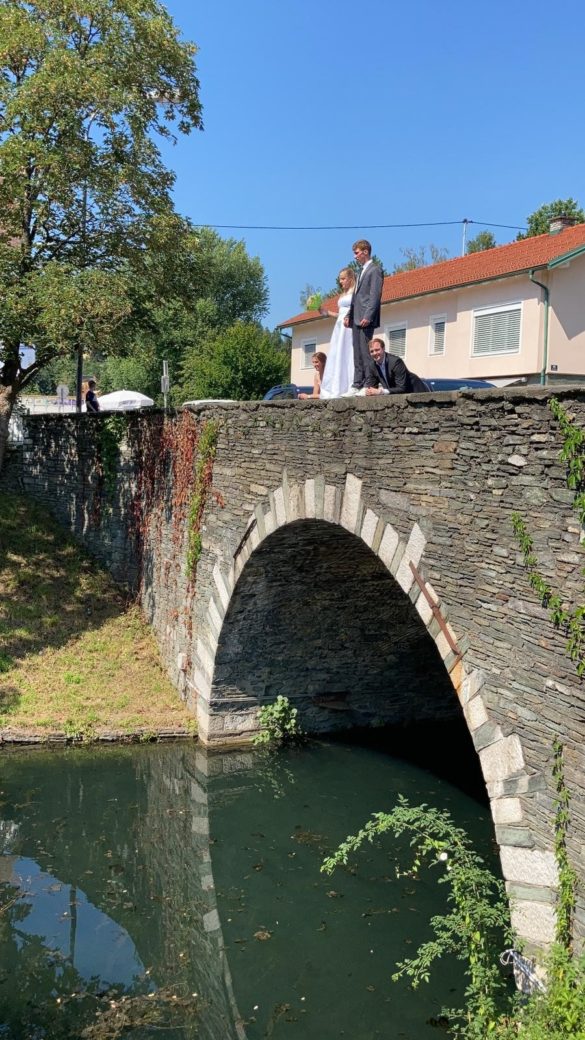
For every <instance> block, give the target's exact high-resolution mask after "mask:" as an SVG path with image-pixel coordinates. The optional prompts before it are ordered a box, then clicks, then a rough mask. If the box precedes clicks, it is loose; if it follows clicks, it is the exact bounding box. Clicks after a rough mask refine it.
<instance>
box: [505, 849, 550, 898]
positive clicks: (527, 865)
mask: <svg viewBox="0 0 585 1040" xmlns="http://www.w3.org/2000/svg"><path fill="white" fill-rule="evenodd" d="M500 860H501V862H502V873H503V875H504V877H505V879H506V881H515V882H516V883H517V884H522V885H538V886H540V887H542V888H556V887H557V885H558V883H559V872H558V868H557V865H556V862H555V856H554V852H541V851H540V850H539V849H522V848H516V846H514V845H502V846H501V848H500Z"/></svg>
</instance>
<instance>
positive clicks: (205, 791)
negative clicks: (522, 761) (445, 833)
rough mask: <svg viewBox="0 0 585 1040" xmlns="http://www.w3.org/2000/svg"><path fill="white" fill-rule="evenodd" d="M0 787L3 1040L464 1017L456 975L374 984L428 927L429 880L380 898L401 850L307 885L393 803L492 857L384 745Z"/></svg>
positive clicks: (178, 755) (328, 747)
mask: <svg viewBox="0 0 585 1040" xmlns="http://www.w3.org/2000/svg"><path fill="white" fill-rule="evenodd" d="M1 767H2V778H1V784H0V787H1V795H0V800H1V808H0V852H1V853H2V855H1V856H0V906H2V908H3V909H2V913H1V914H0V1038H9V1040H21V1038H22V1040H24V1038H26V1040H65V1038H67V1040H71V1038H81V1040H102V1038H111V1040H114V1038H115V1037H118V1036H119V1037H122V1036H123V1037H129V1038H131V1040H151V1038H152V1040H155V1038H163V1040H181V1038H191V1037H199V1038H203V1040H232V1038H237V1040H244V1038H248V1040H260V1038H265V1037H266V1038H275V1040H281V1038H290V1040H329V1038H336V1037H346V1038H348V1040H349V1038H351V1040H375V1038H376V1040H377V1038H384V1040H440V1037H441V1036H442V1035H444V1033H443V1032H442V1030H441V1028H440V1027H439V1026H438V1025H437V1022H436V1020H437V1017H438V1016H439V1014H440V1009H441V1007H442V1005H444V1004H447V1005H450V1006H455V1005H457V1004H461V1003H462V1002H463V980H462V976H461V968H460V965H459V964H457V963H456V962H452V963H447V962H444V963H442V964H441V965H440V966H439V970H438V971H437V972H436V973H435V974H434V976H433V979H432V982H431V984H429V985H426V986H423V987H422V988H420V989H418V990H417V991H416V992H412V991H411V990H410V989H409V988H408V985H407V984H406V983H405V982H403V981H400V982H398V983H393V982H392V981H391V974H392V971H393V968H394V965H395V963H396V961H398V960H400V959H402V958H404V957H405V956H408V955H409V954H411V953H412V952H413V951H414V950H415V949H416V945H417V944H418V943H419V942H420V941H422V940H423V939H425V938H427V937H428V936H429V928H428V920H429V917H430V916H431V915H432V914H433V913H437V912H440V911H441V909H442V908H443V907H444V905H445V903H444V900H445V897H446V894H447V886H445V885H437V883H436V881H437V877H438V876H439V872H440V871H441V870H443V869H444V866H443V865H441V866H439V865H437V866H436V867H435V868H434V870H432V871H430V872H428V873H425V874H423V875H422V876H421V877H420V878H418V879H416V880H413V879H412V878H408V877H403V878H401V879H400V880H397V878H396V866H397V864H401V865H404V864H405V863H406V862H407V861H408V856H407V850H406V848H405V846H404V845H397V844H396V843H395V842H394V841H392V840H390V839H389V840H387V841H386V842H385V844H384V845H383V846H381V847H380V848H375V847H368V849H367V850H365V851H364V852H362V853H361V854H360V855H359V856H358V857H357V859H356V861H355V864H353V865H352V867H351V869H350V870H338V871H337V872H336V873H335V874H334V875H333V876H332V877H326V876H324V875H322V874H320V871H319V867H320V864H321V862H322V860H323V857H324V856H325V855H326V854H327V853H328V852H330V851H332V850H333V849H334V848H335V847H336V845H337V844H338V842H339V841H341V840H342V839H343V838H345V837H346V835H347V834H349V833H352V832H354V831H355V830H356V829H358V828H359V827H360V826H361V825H363V823H364V822H365V821H366V819H367V818H368V816H369V815H370V813H371V812H374V811H377V810H382V809H386V808H390V807H392V806H393V805H394V804H395V802H396V799H397V796H398V794H400V793H402V794H404V795H405V796H406V797H407V798H408V799H409V800H410V801H411V802H412V803H413V804H418V803H420V802H423V801H424V802H427V803H429V804H431V805H436V806H441V807H445V808H447V809H449V811H450V812H451V813H452V815H453V817H454V819H455V820H456V822H457V823H458V824H460V825H463V826H465V827H467V828H468V830H469V831H470V832H471V833H472V835H473V836H474V838H475V840H476V842H477V844H478V845H479V846H480V848H481V849H482V850H483V851H485V852H486V853H487V854H488V856H493V830H492V826H491V820H490V817H489V812H488V809H487V807H486V806H485V805H484V804H482V803H481V802H480V801H478V800H477V799H476V798H474V797H472V796H471V795H470V794H466V793H464V792H463V790H461V789H460V787H459V786H455V785H454V784H453V783H451V782H449V780H447V779H445V778H439V777H437V776H435V775H434V774H433V773H432V772H430V771H427V769H425V768H423V767H422V766H420V765H415V764H412V762H409V761H407V760H404V759H402V758H399V757H397V756H396V754H392V753H391V752H390V751H389V750H388V744H385V741H384V737H383V735H378V738H377V740H376V742H375V743H372V742H371V741H368V742H361V743H360V742H359V740H356V739H355V738H354V739H352V740H351V741H349V740H347V741H345V740H343V739H338V740H335V741H333V740H332V741H319V742H315V743H311V744H309V745H308V746H307V747H304V748H302V749H299V750H293V751H287V752H281V753H279V754H278V755H276V756H274V755H272V756H267V755H265V754H261V753H248V752H242V753H234V752H232V753H230V754H227V755H219V754H215V755H207V754H205V752H203V751H202V750H201V749H200V748H198V747H197V746H196V745H192V744H184V745H167V746H151V747H131V748H130V747H129V748H110V749H101V750H86V749H84V750H72V751H67V752H52V753H49V752H33V753H22V752H20V753H9V754H7V753H4V754H3V757H2V759H1ZM466 768H471V767H469V766H468V765H465V764H464V763H463V761H462V762H461V769H462V770H464V769H466ZM463 786H464V787H465V784H464V785H463ZM467 786H468V789H471V778H470V779H469V784H468V785H467Z"/></svg>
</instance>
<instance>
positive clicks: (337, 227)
mask: <svg viewBox="0 0 585 1040" xmlns="http://www.w3.org/2000/svg"><path fill="white" fill-rule="evenodd" d="M456 224H480V225H481V227H494V228H507V229H508V230H509V231H526V228H525V227H518V226H517V225H516V224H493V223H491V222H490V221H487V220H467V219H465V220H427V221H422V222H421V223H417V224H314V225H302V224H295V225H290V224H195V225H194V227H198V228H201V227H210V228H215V230H216V231H388V230H391V229H400V228H426V227H452V226H454V225H456Z"/></svg>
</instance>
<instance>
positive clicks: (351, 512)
mask: <svg viewBox="0 0 585 1040" xmlns="http://www.w3.org/2000/svg"><path fill="white" fill-rule="evenodd" d="M361 500H362V481H361V480H360V478H359V477H354V475H353V473H348V474H347V476H346V478H345V489H344V492H343V502H342V505H341V521H340V522H341V526H342V527H345V529H346V531H351V533H352V534H355V529H356V526H357V518H358V513H359V508H360V504H361Z"/></svg>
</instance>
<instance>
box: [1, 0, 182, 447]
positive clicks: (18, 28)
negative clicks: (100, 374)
mask: <svg viewBox="0 0 585 1040" xmlns="http://www.w3.org/2000/svg"><path fill="white" fill-rule="evenodd" d="M195 50H196V48H195V46H194V45H192V44H189V43H185V42H182V41H181V40H180V39H179V34H178V31H177V29H176V27H175V26H174V24H173V22H172V19H171V17H170V15H169V14H168V12H167V11H166V8H165V7H164V6H163V4H162V3H159V2H158V0H77V2H76V3H72V2H71V0H50V2H49V0H43V2H40V3H39V2H34V3H33V2H32V0H31V2H27V0H1V2H0V212H1V213H2V226H1V228H0V466H1V465H2V461H3V456H4V450H5V444H6V437H7V428H8V421H9V418H10V414H11V411H12V408H13V406H14V402H15V400H16V397H17V395H18V393H19V392H20V391H21V390H22V389H23V388H24V387H26V386H27V385H28V384H29V383H30V382H31V380H32V379H33V378H34V376H35V375H36V374H37V373H38V372H39V371H40V370H41V369H42V368H43V367H44V366H45V365H46V364H47V363H48V362H50V361H51V360H53V359H55V358H59V357H67V356H69V355H71V354H73V353H75V352H77V351H78V350H79V349H83V350H84V351H88V352H91V351H94V350H95V349H96V348H97V346H98V345H99V349H100V350H101V351H102V352H103V353H108V352H109V351H110V350H111V351H121V350H123V349H124V345H125V344H127V342H128V335H129V333H130V330H131V329H132V327H133V325H134V324H135V323H136V322H140V319H141V316H142V313H143V311H144V309H145V307H147V305H148V299H145V292H144V284H145V279H146V278H147V276H148V275H149V274H150V272H149V270H148V265H149V263H150V261H151V258H152V257H153V256H154V255H156V256H157V261H156V265H157V269H158V270H157V273H159V274H161V273H162V272H163V270H164V260H163V257H164V256H166V257H170V258H172V257H173V255H174V250H175V248H176V243H177V238H178V237H181V235H182V234H183V233H184V230H185V228H184V221H182V220H181V218H179V217H177V215H176V214H175V213H174V211H173V205H172V201H171V188H172V185H173V180H174V177H173V174H172V173H171V172H170V171H169V170H167V169H166V168H165V166H164V164H163V162H162V160H161V156H160V152H159V149H158V147H157V145H156V143H155V140H154V138H153V135H154V134H158V135H160V136H162V137H166V138H169V137H171V138H172V137H173V135H174V133H176V132H177V131H178V132H179V133H189V132H190V131H191V130H192V129H194V128H198V127H201V107H200V102H199V83H198V80H197V77H196V70H195V64H194V55H195ZM151 284H152V279H151ZM149 291H150V292H151V293H152V292H153V289H152V287H151V289H150V290H149ZM24 347H31V348H34V360H32V361H29V360H25V359H28V356H29V355H28V353H25V352H24V351H23V348H24Z"/></svg>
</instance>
